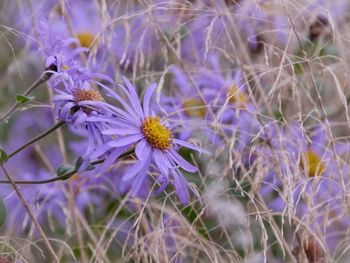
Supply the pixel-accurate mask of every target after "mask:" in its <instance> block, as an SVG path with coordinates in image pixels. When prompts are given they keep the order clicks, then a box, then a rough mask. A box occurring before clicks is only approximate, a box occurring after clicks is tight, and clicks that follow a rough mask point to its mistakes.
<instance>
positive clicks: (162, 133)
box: [141, 116, 173, 150]
mask: <svg viewBox="0 0 350 263" xmlns="http://www.w3.org/2000/svg"><path fill="white" fill-rule="evenodd" d="M141 129H142V132H143V135H144V136H145V138H146V140H147V141H148V142H149V144H151V145H152V147H155V148H158V149H161V150H166V149H169V148H171V145H172V144H171V143H172V141H173V140H172V138H173V134H172V133H171V131H170V130H169V129H168V128H167V127H166V126H165V125H164V124H161V123H160V122H159V117H158V116H156V117H146V119H145V121H144V122H143V125H142V128H141Z"/></svg>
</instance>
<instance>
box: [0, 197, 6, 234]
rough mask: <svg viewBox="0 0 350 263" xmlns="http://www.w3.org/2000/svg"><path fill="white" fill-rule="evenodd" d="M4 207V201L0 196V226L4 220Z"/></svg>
mask: <svg viewBox="0 0 350 263" xmlns="http://www.w3.org/2000/svg"><path fill="white" fill-rule="evenodd" d="M6 217H7V213H6V207H5V204H4V201H3V200H2V199H1V198H0V227H2V226H3V225H4V224H5V222H6Z"/></svg>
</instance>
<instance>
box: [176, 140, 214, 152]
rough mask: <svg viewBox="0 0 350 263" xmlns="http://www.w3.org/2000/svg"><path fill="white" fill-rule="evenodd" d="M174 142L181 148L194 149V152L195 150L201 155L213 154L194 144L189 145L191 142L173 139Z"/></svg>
mask: <svg viewBox="0 0 350 263" xmlns="http://www.w3.org/2000/svg"><path fill="white" fill-rule="evenodd" d="M173 142H174V143H176V144H179V145H181V146H184V147H186V148H189V149H192V150H195V151H197V152H200V153H205V154H208V155H211V153H210V152H209V151H208V150H206V149H203V148H201V147H198V146H196V145H194V144H192V143H189V142H186V141H183V140H179V139H173Z"/></svg>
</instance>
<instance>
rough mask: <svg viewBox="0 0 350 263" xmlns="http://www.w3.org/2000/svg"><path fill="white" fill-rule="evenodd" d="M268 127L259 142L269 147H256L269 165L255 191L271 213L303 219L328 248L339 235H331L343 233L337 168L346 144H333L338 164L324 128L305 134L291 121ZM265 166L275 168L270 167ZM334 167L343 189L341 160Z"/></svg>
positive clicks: (344, 167) (345, 224) (345, 220)
mask: <svg viewBox="0 0 350 263" xmlns="http://www.w3.org/2000/svg"><path fill="white" fill-rule="evenodd" d="M269 128H270V130H269V131H268V132H267V134H266V135H267V137H266V138H265V139H267V140H268V142H269V144H270V146H269V147H266V148H265V149H258V151H261V150H262V152H260V154H261V156H262V157H263V158H264V159H265V161H266V162H265V164H266V166H268V167H270V168H269V170H268V173H267V176H266V177H265V178H264V181H263V184H262V186H261V189H260V193H261V194H262V196H263V197H264V199H265V200H266V201H267V204H268V206H269V207H270V208H271V209H273V210H275V211H284V212H286V211H287V212H288V214H289V213H290V214H291V215H293V216H297V217H299V218H300V219H301V220H303V221H307V222H308V225H309V226H310V228H312V229H314V230H315V231H317V232H320V233H324V236H325V237H326V239H325V241H326V243H327V244H326V245H327V246H328V247H329V248H331V249H332V250H333V249H334V248H335V246H336V245H337V244H339V241H340V240H341V238H343V237H345V236H343V237H342V235H341V233H336V232H338V231H339V229H343V230H345V229H347V228H348V227H349V223H350V222H349V220H348V218H346V217H343V214H342V213H343V209H344V205H345V204H344V200H343V187H342V184H341V182H340V180H339V170H338V165H337V161H339V160H340V159H341V155H342V154H344V155H346V152H347V150H348V149H349V148H348V147H349V145H348V144H343V143H341V142H338V143H337V144H336V152H337V155H338V157H339V160H335V159H334V156H333V154H332V151H331V149H330V148H329V147H330V145H329V138H328V136H327V133H326V127H325V126H324V125H319V126H316V127H315V128H314V129H313V130H312V132H311V135H310V133H308V132H306V131H305V130H304V128H303V127H302V126H301V125H300V124H297V123H292V124H291V125H290V126H288V127H285V128H282V127H278V126H277V125H270V127H269ZM268 133H269V134H268ZM345 149H347V150H345ZM282 159H283V162H282V161H280V160H282ZM271 164H275V165H273V168H271ZM339 165H340V169H341V171H340V175H341V176H342V177H343V179H344V180H345V188H346V189H348V187H349V185H348V182H347V180H346V176H345V175H346V172H347V170H348V166H347V165H346V164H344V163H342V162H341V161H340V163H339ZM324 226H327V227H324ZM334 235H336V236H337V238H334V237H335V236H334Z"/></svg>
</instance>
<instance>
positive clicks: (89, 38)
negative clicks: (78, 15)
mask: <svg viewBox="0 0 350 263" xmlns="http://www.w3.org/2000/svg"><path fill="white" fill-rule="evenodd" d="M76 38H77V39H78V40H79V43H80V45H81V46H82V47H86V48H88V47H90V46H91V44H92V42H93V41H94V39H95V36H94V35H93V34H91V33H89V32H82V33H79V34H77V36H76Z"/></svg>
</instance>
